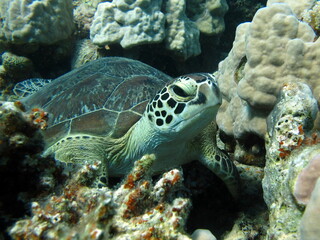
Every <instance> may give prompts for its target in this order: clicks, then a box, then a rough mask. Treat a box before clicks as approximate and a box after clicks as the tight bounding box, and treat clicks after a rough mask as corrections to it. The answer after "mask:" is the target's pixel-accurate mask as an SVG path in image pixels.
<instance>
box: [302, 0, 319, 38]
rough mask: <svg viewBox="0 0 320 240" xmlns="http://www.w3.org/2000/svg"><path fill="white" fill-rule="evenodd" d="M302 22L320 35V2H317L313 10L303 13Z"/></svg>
mask: <svg viewBox="0 0 320 240" xmlns="http://www.w3.org/2000/svg"><path fill="white" fill-rule="evenodd" d="M302 20H303V21H305V22H307V23H308V24H309V25H310V26H311V27H312V28H313V29H314V30H315V32H316V33H317V35H318V36H319V35H320V2H319V1H317V2H316V3H315V4H314V6H313V7H312V9H308V10H305V11H304V12H303V13H302Z"/></svg>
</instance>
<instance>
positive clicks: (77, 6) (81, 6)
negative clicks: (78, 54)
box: [72, 0, 103, 38]
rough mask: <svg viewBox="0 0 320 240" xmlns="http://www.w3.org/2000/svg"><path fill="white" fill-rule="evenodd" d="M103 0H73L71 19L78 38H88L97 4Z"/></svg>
mask: <svg viewBox="0 0 320 240" xmlns="http://www.w3.org/2000/svg"><path fill="white" fill-rule="evenodd" d="M100 2H103V0H93V1H87V0H73V1H72V3H73V8H74V10H73V19H74V23H75V27H76V34H77V35H78V36H79V37H80V38H88V37H89V35H90V26H91V23H92V20H93V17H94V13H95V12H96V10H97V6H98V4H99V3H100Z"/></svg>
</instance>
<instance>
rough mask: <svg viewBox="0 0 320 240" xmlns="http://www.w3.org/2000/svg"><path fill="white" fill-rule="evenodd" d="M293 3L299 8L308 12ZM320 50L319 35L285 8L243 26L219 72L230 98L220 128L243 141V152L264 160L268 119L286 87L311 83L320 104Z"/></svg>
mask: <svg viewBox="0 0 320 240" xmlns="http://www.w3.org/2000/svg"><path fill="white" fill-rule="evenodd" d="M291 2H295V3H296V4H294V3H293V4H294V6H295V8H297V7H298V6H300V7H301V6H305V5H304V4H300V3H301V2H300V1H299V4H298V2H297V1H291ZM290 5H291V4H290ZM309 5H310V4H309ZM309 5H308V6H309ZM302 10H304V9H302ZM295 11H297V10H295ZM315 39H316V40H315ZM319 46H320V40H319V39H317V38H316V35H315V33H314V31H313V29H312V28H311V27H310V26H309V25H308V24H307V23H305V22H302V21H299V19H298V18H297V17H296V15H295V14H294V12H293V11H292V9H291V8H290V6H289V5H288V4H285V3H281V4H280V3H274V4H271V2H268V7H265V8H262V9H260V10H258V11H257V13H256V14H255V16H254V18H253V20H252V22H250V23H243V24H241V25H239V26H238V28H237V32H236V38H235V41H234V44H233V48H232V50H231V52H230V53H229V55H228V57H227V58H226V59H225V60H224V61H222V62H221V63H220V64H219V70H218V72H217V80H218V82H219V87H220V89H221V91H222V93H223V95H224V97H225V101H224V102H223V104H222V106H221V108H220V110H219V112H218V115H217V124H218V126H219V128H220V129H221V130H222V131H223V132H224V133H225V134H227V135H228V136H230V137H234V138H235V139H236V140H237V144H238V151H239V152H241V151H244V152H246V153H250V152H251V153H254V151H256V152H258V154H256V155H258V156H259V155H260V156H263V155H264V151H263V145H264V141H263V140H264V136H265V133H266V131H267V127H266V126H267V125H266V118H267V116H268V114H269V113H270V111H271V110H272V109H273V107H274V106H275V104H276V100H277V95H278V93H279V91H280V89H281V87H282V85H283V84H285V83H287V82H306V83H308V84H309V85H310V86H311V88H312V91H313V94H314V96H316V98H317V100H318V102H319V101H320V98H319V96H320V87H319V70H318V68H317V67H316V66H317V65H319V64H320V62H319V59H320V57H319V56H320V51H319V49H320V47H319ZM250 139H260V140H259V141H250ZM257 142H258V143H259V144H257ZM248 145H249V146H248ZM255 149H256V150H255ZM237 155H240V156H241V155H242V154H241V153H239V154H237V153H236V156H237Z"/></svg>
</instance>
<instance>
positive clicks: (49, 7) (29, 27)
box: [0, 0, 74, 44]
mask: <svg viewBox="0 0 320 240" xmlns="http://www.w3.org/2000/svg"><path fill="white" fill-rule="evenodd" d="M72 11H73V8H72V1H71V0H45V1H32V2H31V3H30V1H23V0H14V1H12V0H3V1H1V3H0V18H1V19H2V21H0V40H2V41H5V42H9V43H12V44H23V43H42V44H52V43H55V42H57V41H59V40H63V39H67V38H68V37H70V35H71V33H72V31H73V28H74V27H73V15H72ZM53 16H54V17H53Z"/></svg>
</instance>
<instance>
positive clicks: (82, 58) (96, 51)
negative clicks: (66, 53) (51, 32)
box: [71, 39, 106, 69]
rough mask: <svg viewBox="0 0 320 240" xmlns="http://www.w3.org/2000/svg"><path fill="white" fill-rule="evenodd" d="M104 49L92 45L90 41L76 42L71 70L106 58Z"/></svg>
mask: <svg viewBox="0 0 320 240" xmlns="http://www.w3.org/2000/svg"><path fill="white" fill-rule="evenodd" d="M104 50H105V49H103V48H99V47H98V46H97V45H94V44H93V43H92V41H91V40H90V39H82V40H78V41H77V43H76V46H75V51H74V54H73V55H74V57H73V58H72V62H71V68H72V69H75V68H78V67H81V66H82V65H84V64H85V63H87V62H90V61H93V60H96V59H98V58H101V57H104V56H106V53H105V51H104Z"/></svg>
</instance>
